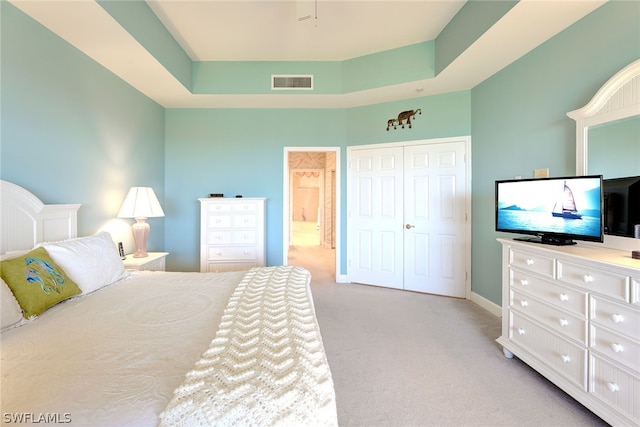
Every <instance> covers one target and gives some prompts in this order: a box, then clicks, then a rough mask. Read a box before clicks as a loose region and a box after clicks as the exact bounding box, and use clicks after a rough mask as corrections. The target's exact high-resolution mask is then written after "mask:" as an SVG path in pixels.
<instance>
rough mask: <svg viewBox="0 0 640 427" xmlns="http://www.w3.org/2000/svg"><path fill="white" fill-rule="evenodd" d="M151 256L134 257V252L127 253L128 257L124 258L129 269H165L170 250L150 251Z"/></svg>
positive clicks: (125, 266) (124, 262)
mask: <svg viewBox="0 0 640 427" xmlns="http://www.w3.org/2000/svg"><path fill="white" fill-rule="evenodd" d="M148 254H149V256H147V257H144V258H134V257H133V254H129V255H127V259H124V260H122V263H123V264H124V268H125V269H127V270H148V271H164V268H165V258H166V257H167V255H169V252H149V253H148Z"/></svg>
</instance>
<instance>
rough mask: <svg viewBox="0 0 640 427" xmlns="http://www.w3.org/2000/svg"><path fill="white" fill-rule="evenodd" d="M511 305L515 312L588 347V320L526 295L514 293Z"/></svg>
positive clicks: (512, 293)
mask: <svg viewBox="0 0 640 427" xmlns="http://www.w3.org/2000/svg"><path fill="white" fill-rule="evenodd" d="M511 295H512V297H511V305H512V307H513V310H514V311H517V312H519V313H522V314H526V315H527V316H529V317H530V318H533V319H535V320H536V321H538V322H540V323H542V324H544V325H545V326H548V327H549V328H551V329H553V330H555V331H557V332H559V333H561V334H563V335H565V336H566V337H568V338H571V339H572V340H574V341H577V342H579V343H581V344H582V345H584V346H586V345H587V320H586V318H585V317H578V316H574V315H572V314H569V313H566V312H563V311H560V310H558V309H557V308H555V307H553V306H551V305H548V304H546V303H544V302H542V301H540V300H537V299H535V298H532V297H530V296H528V295H526V294H523V293H520V292H517V291H512V292H511Z"/></svg>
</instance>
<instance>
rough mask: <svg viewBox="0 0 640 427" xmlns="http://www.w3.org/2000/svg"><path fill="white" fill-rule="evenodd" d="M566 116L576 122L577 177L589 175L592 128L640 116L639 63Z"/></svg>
mask: <svg viewBox="0 0 640 427" xmlns="http://www.w3.org/2000/svg"><path fill="white" fill-rule="evenodd" d="M567 116H569V117H571V118H572V119H573V120H575V121H576V175H587V174H588V172H589V171H588V169H587V160H588V158H589V150H588V148H589V147H588V145H587V144H588V130H589V127H591V126H596V125H600V124H603V123H608V122H613V121H616V120H620V119H625V118H628V117H633V116H640V59H638V60H636V61H634V62H632V63H631V64H629V65H627V66H626V67H624V68H623V69H622V70H620V71H619V72H618V73H616V75H614V76H613V77H611V78H610V79H609V80H608V81H607V82H606V83H605V84H604V85H603V86H602V87H601V88H600V89H599V90H598V92H597V93H596V94H595V95H594V96H593V98H591V101H589V103H588V104H587V105H585V106H584V107H582V108H580V109H579V110H574V111H570V112H568V113H567Z"/></svg>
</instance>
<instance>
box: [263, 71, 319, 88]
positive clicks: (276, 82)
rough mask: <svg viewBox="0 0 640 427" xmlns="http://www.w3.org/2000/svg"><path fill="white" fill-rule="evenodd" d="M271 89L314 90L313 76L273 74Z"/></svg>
mask: <svg viewBox="0 0 640 427" xmlns="http://www.w3.org/2000/svg"><path fill="white" fill-rule="evenodd" d="M271 90H313V76H312V75H310V74H309V75H297V76H294V75H282V74H281V75H272V76H271Z"/></svg>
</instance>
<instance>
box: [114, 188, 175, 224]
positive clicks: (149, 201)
mask: <svg viewBox="0 0 640 427" xmlns="http://www.w3.org/2000/svg"><path fill="white" fill-rule="evenodd" d="M157 216H164V211H163V210H162V207H161V206H160V202H158V198H157V197H156V194H155V193H154V192H153V189H152V188H151V187H131V189H129V192H128V193H127V197H125V199H124V202H122V206H121V207H120V211H119V212H118V218H151V217H157Z"/></svg>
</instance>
